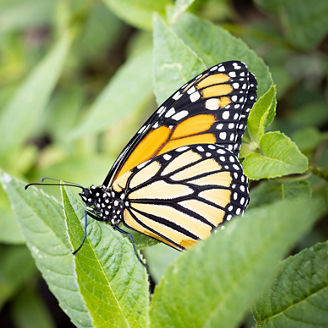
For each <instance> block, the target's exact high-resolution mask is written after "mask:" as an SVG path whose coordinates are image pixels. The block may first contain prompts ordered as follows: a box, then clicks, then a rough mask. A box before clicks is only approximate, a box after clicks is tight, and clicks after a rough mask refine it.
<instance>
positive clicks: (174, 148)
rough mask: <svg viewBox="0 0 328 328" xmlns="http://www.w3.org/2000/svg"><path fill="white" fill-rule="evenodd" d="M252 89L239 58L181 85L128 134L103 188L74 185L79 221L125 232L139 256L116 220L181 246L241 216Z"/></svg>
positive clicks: (253, 82) (251, 77)
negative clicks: (80, 206) (81, 213)
mask: <svg viewBox="0 0 328 328" xmlns="http://www.w3.org/2000/svg"><path fill="white" fill-rule="evenodd" d="M256 89H257V82H256V78H255V76H254V75H253V74H252V73H251V72H249V71H248V69H247V66H246V65H245V64H244V63H242V62H240V61H227V62H223V63H220V64H217V65H215V66H213V67H211V68H209V69H207V70H205V71H204V72H203V73H201V74H199V75H197V76H196V77H194V78H193V79H192V80H190V81H189V82H188V83H186V84H185V85H183V86H182V87H181V88H180V89H178V90H177V91H176V92H175V93H174V94H173V95H171V97H169V98H168V99H167V100H166V101H165V102H164V103H163V104H162V105H161V106H159V108H158V109H157V110H156V111H155V112H154V113H153V114H152V115H151V116H150V118H149V119H148V120H147V121H146V122H145V124H143V125H142V127H141V128H140V129H139V131H138V132H137V133H136V134H135V135H134V136H133V137H132V139H131V140H130V141H129V142H128V144H127V145H126V147H125V148H124V149H123V151H122V152H121V154H120V155H119V156H118V158H117V159H116V161H115V162H114V164H113V166H112V168H111V169H110V171H109V173H108V174H107V176H106V178H105V180H104V182H103V183H102V185H100V186H97V187H95V186H91V187H90V188H84V187H82V186H80V185H76V184H74V186H78V187H80V188H81V189H82V192H81V193H80V194H79V195H80V196H81V198H82V200H83V201H84V202H85V204H86V211H85V219H86V218H87V215H89V216H90V217H92V218H94V219H96V220H98V221H104V222H108V223H109V224H110V225H111V226H112V227H113V228H114V229H116V230H118V231H120V232H122V233H124V234H127V235H128V236H129V238H130V240H131V241H132V244H133V247H134V250H135V253H136V254H137V252H136V249H135V245H134V243H133V240H132V237H131V234H130V233H129V232H127V231H126V230H123V229H121V228H120V227H119V225H120V224H121V223H122V224H123V225H124V226H126V227H127V228H130V229H133V230H135V231H138V232H140V233H142V234H145V235H147V236H150V237H152V238H155V239H157V240H159V241H161V242H163V243H165V244H167V245H169V246H171V247H173V248H175V249H177V250H184V249H186V248H189V247H191V246H193V245H195V244H196V243H197V241H198V240H200V239H206V238H207V237H209V236H210V234H211V232H212V231H213V230H215V229H216V228H217V227H218V226H219V225H222V224H223V223H224V222H225V221H229V220H230V219H231V218H232V217H233V216H235V215H239V214H243V213H244V211H245V209H246V207H247V205H248V203H249V190H248V180H247V177H246V176H245V175H244V174H243V170H242V166H241V164H240V162H239V159H238V154H239V150H240V145H241V140H242V136H243V133H244V131H245V128H246V125H247V119H248V115H249V112H250V110H251V108H252V106H253V104H254V103H255V101H256ZM85 227H86V224H85ZM85 236H86V231H85ZM85 236H84V239H83V242H84V240H85ZM83 242H82V244H81V246H82V245H83ZM81 246H80V247H81ZM80 247H79V248H78V250H79V249H80ZM78 250H77V251H78ZM75 252H76V251H75ZM137 256H138V255H137ZM138 259H139V260H140V258H139V257H138ZM140 261H141V260H140ZM141 262H142V261H141ZM142 263H143V262H142Z"/></svg>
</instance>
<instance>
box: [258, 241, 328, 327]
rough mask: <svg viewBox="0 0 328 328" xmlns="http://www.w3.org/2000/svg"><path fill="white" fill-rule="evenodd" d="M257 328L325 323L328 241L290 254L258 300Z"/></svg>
mask: <svg viewBox="0 0 328 328" xmlns="http://www.w3.org/2000/svg"><path fill="white" fill-rule="evenodd" d="M253 314H254V316H255V319H256V322H257V324H256V327H264V328H269V327H281V328H285V327H286V328H318V327H327V326H328V242H324V243H318V244H316V245H315V246H313V247H311V248H308V249H304V250H303V251H302V252H300V253H299V254H297V255H295V256H290V257H289V258H288V259H286V260H285V261H283V262H282V263H281V265H280V266H279V272H278V274H277V276H276V278H275V280H274V283H273V284H272V287H271V288H270V289H269V290H268V291H267V292H266V293H265V294H264V295H263V296H262V297H261V298H260V299H259V300H258V302H257V303H256V306H255V309H254V312H253Z"/></svg>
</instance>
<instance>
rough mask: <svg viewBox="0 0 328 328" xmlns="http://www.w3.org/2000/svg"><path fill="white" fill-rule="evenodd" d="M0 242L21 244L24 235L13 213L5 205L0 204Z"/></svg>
mask: <svg viewBox="0 0 328 328" xmlns="http://www.w3.org/2000/svg"><path fill="white" fill-rule="evenodd" d="M0 213H1V216H0V242H1V243H5V244H23V243H24V242H25V240H24V237H23V235H22V233H21V231H20V227H19V226H18V223H17V219H16V217H15V214H14V213H13V212H12V211H11V209H10V208H9V207H8V206H7V204H2V202H1V204H0Z"/></svg>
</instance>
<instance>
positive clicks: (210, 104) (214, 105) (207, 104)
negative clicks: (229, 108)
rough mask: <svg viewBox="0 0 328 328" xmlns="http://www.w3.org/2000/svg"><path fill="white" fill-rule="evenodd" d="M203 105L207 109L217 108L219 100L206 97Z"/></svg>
mask: <svg viewBox="0 0 328 328" xmlns="http://www.w3.org/2000/svg"><path fill="white" fill-rule="evenodd" d="M205 107H206V109H209V110H216V109H219V100H218V99H216V98H211V99H207V100H206V102H205Z"/></svg>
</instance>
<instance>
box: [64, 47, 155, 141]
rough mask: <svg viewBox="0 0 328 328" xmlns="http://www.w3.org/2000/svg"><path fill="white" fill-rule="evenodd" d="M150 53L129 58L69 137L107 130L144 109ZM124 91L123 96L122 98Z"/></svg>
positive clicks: (148, 94) (149, 88)
mask: <svg viewBox="0 0 328 328" xmlns="http://www.w3.org/2000/svg"><path fill="white" fill-rule="evenodd" d="M151 58H152V54H151V51H150V50H148V49H146V50H144V51H143V52H142V53H141V52H140V53H138V55H136V56H132V57H130V58H129V60H128V61H127V62H126V63H125V64H124V65H122V66H121V68H120V69H119V71H118V72H117V73H116V75H115V76H114V77H113V79H112V80H111V81H110V82H109V83H108V85H107V86H106V88H105V89H104V90H103V91H102V93H101V94H100V95H99V96H98V98H97V99H96V101H95V102H94V103H93V104H92V106H91V108H90V110H89V112H88V114H87V115H86V117H85V119H84V120H83V121H82V122H81V124H80V125H79V126H78V127H77V128H76V129H75V130H73V131H72V132H71V134H70V135H69V137H71V138H77V137H80V136H81V135H84V134H86V133H96V132H100V131H104V130H106V129H108V127H109V126H111V125H113V124H115V123H117V122H118V121H119V120H120V119H122V118H124V117H126V116H127V115H129V114H130V113H131V112H134V111H137V110H138V109H140V108H143V107H144V106H145V105H146V104H147V103H148V102H149V101H150V99H151V96H152V83H151V74H152V71H151V70H152V68H151V65H149V63H151V60H152V59H151ZM122 90H124V95H122Z"/></svg>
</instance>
